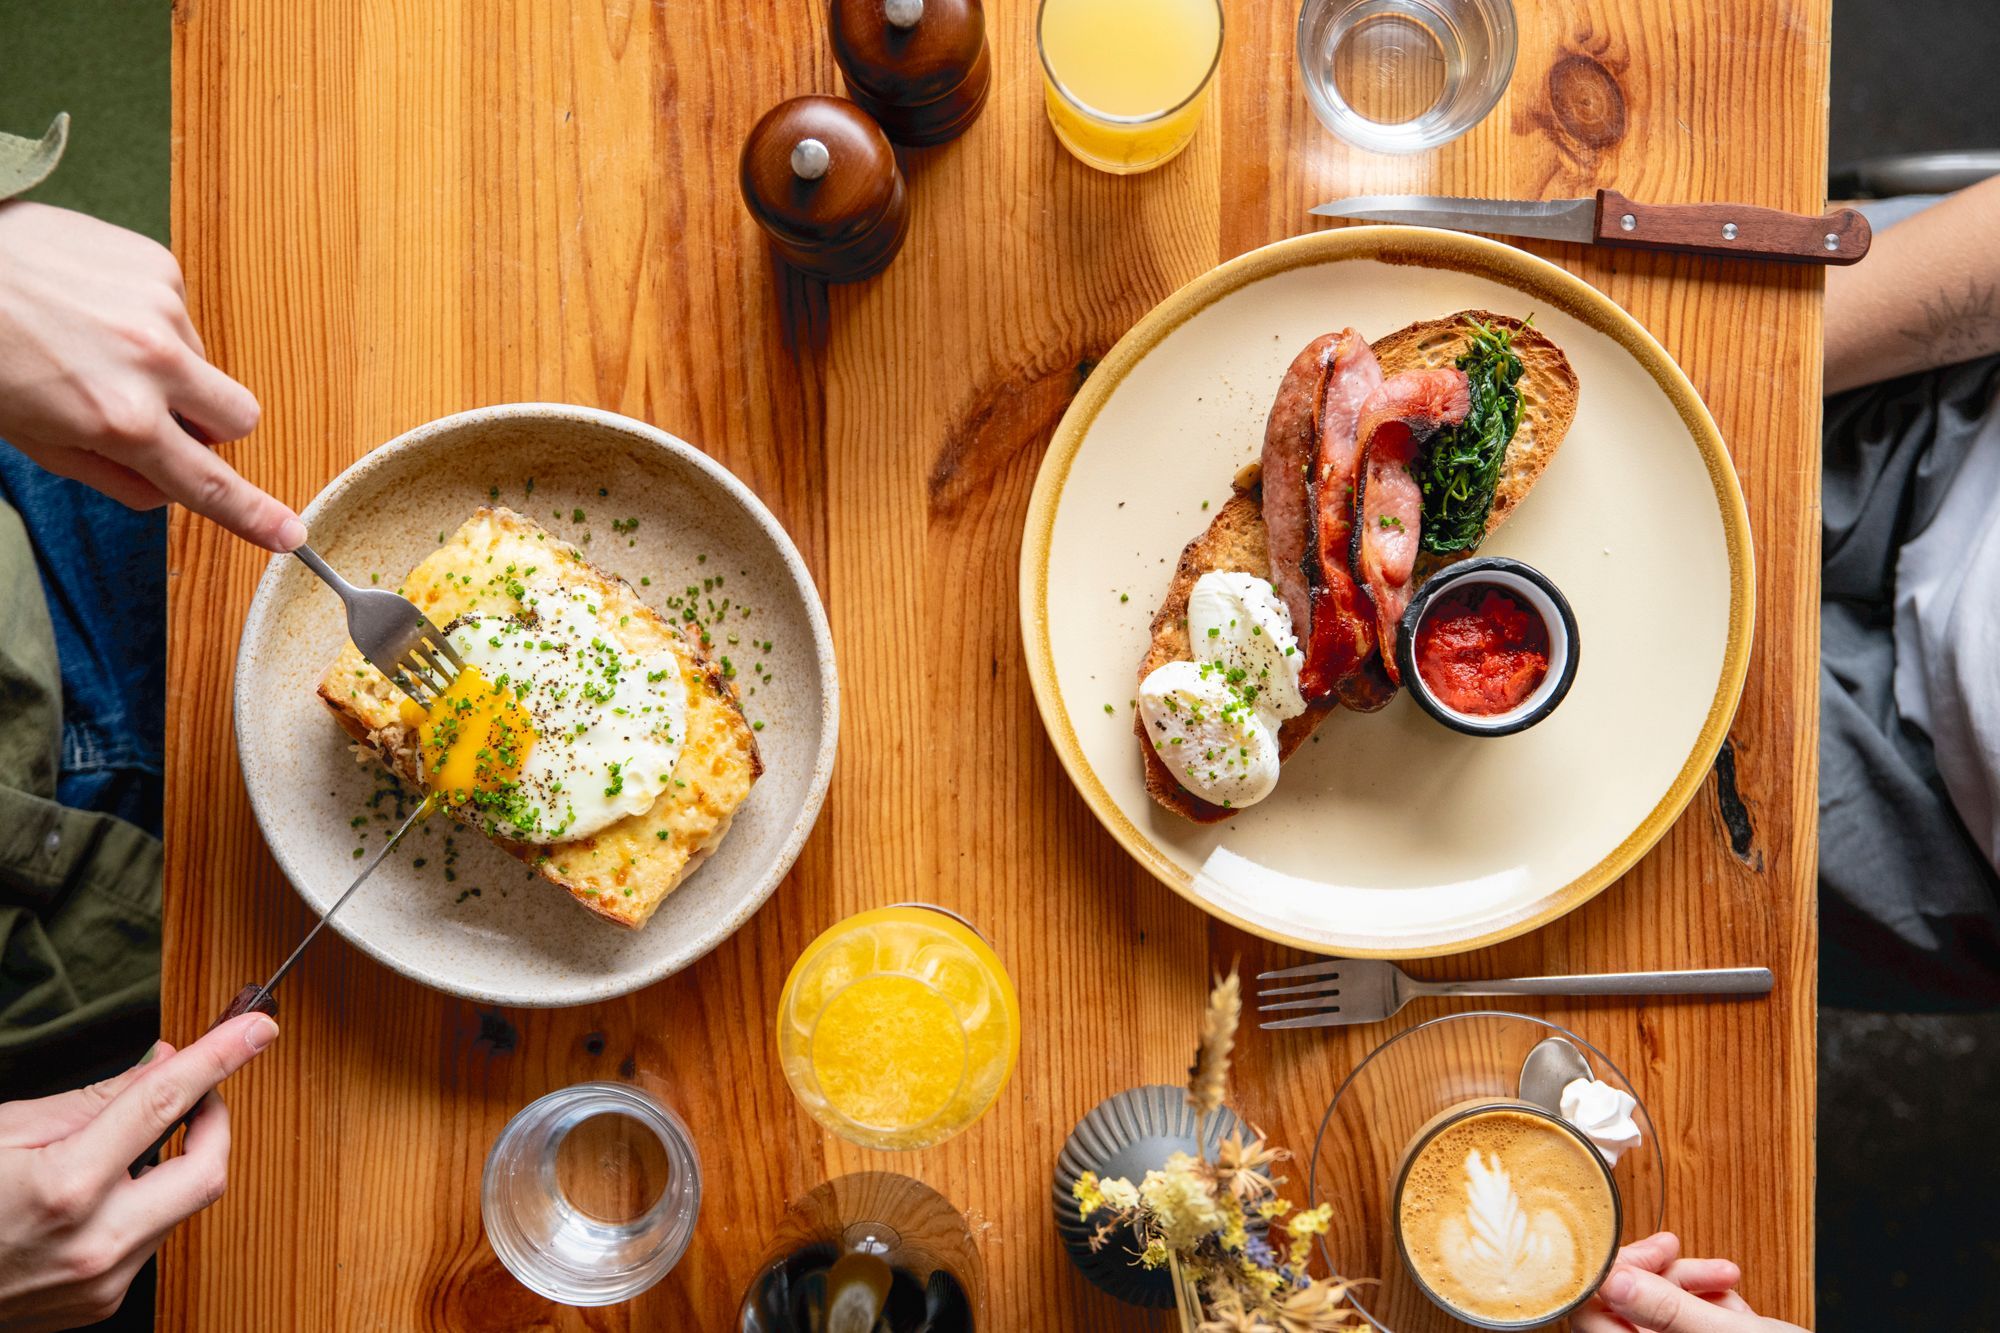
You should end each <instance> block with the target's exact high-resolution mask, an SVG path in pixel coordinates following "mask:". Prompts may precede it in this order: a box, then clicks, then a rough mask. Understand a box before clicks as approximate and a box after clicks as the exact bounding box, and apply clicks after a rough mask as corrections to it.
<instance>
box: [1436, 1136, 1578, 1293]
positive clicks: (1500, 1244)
mask: <svg viewBox="0 0 2000 1333" xmlns="http://www.w3.org/2000/svg"><path fill="white" fill-rule="evenodd" d="M1437 1250H1438V1256H1437V1257H1438V1260H1439V1262H1440V1263H1442V1264H1443V1265H1444V1268H1445V1270H1446V1271H1447V1272H1449V1273H1450V1274H1451V1276H1452V1278H1453V1280H1454V1281H1457V1282H1459V1283H1462V1284H1463V1285H1464V1286H1465V1287H1466V1288H1467V1289H1468V1290H1472V1291H1483V1292H1488V1293H1491V1294H1492V1295H1493V1296H1496V1297H1499V1296H1511V1297H1513V1298H1514V1299H1515V1300H1518V1301H1520V1302H1521V1303H1522V1304H1524V1305H1556V1304H1559V1303H1561V1301H1562V1298H1563V1297H1564V1296H1565V1295H1566V1294H1567V1293H1568V1291H1569V1290H1570V1289H1571V1287H1572V1286H1573V1285H1574V1284H1575V1280H1576V1279H1575V1276H1574V1275H1575V1273H1576V1238H1575V1237H1574V1236H1572V1235H1571V1234H1570V1229H1569V1226H1568V1225H1567V1224H1566V1223H1565V1222H1564V1221H1563V1219H1562V1217H1561V1216H1560V1215H1559V1214H1557V1213H1556V1212H1555V1211H1554V1210H1553V1209H1548V1208H1543V1209H1540V1210H1537V1211H1536V1212H1534V1213H1532V1214H1531V1213H1530V1212H1529V1211H1528V1210H1527V1209H1526V1208H1523V1207H1522V1206H1521V1197H1520V1195H1519V1194H1518V1193H1516V1192H1515V1189H1514V1182H1513V1180H1512V1179H1511V1178H1510V1177H1509V1176H1508V1174H1507V1168H1506V1167H1504V1166H1502V1165H1501V1163H1500V1159H1499V1157H1497V1156H1493V1157H1488V1158H1486V1159H1485V1160H1483V1161H1482V1160H1481V1156H1480V1153H1479V1151H1478V1149H1476V1148H1475V1149H1474V1150H1472V1151H1471V1152H1468V1153H1467V1154H1466V1155H1465V1211H1464V1213H1463V1214H1461V1215H1459V1216H1456V1217H1447V1218H1445V1219H1444V1221H1443V1222H1442V1224H1441V1225H1440V1226H1439V1227H1438V1237H1437Z"/></svg>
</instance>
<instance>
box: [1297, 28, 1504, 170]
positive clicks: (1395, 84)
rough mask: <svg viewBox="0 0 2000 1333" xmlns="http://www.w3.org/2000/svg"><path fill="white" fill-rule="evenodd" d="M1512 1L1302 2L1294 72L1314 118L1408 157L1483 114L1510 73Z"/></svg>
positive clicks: (1358, 142) (1359, 142)
mask: <svg viewBox="0 0 2000 1333" xmlns="http://www.w3.org/2000/svg"><path fill="white" fill-rule="evenodd" d="M1514 47H1515V34H1514V6H1513V4H1512V0H1305V3H1304V5H1303V6H1301V7H1300V9H1299V32H1298V55H1299V73H1300V75H1301V77H1302V78H1303V79H1304V81H1305V87H1306V99H1307V100H1308V101H1310V102H1311V103H1312V108H1313V112H1314V114H1315V115H1317V116H1318V117H1319V118H1320V121H1321V123H1322V124H1324V125H1325V126H1326V127H1327V128H1328V129H1330V130H1332V131H1333V132H1334V133H1335V134H1337V135H1339V136H1340V137H1341V138H1343V139H1345V140H1347V141H1348V142H1349V143H1351V144H1354V145H1355V146H1356V147H1359V148H1366V149H1370V150H1372V151H1374V152H1377V153H1418V152H1422V151H1424V150H1425V149H1427V148H1436V147H1439V146H1440V145H1443V144H1447V143H1450V142H1451V141H1452V140H1453V139H1456V138H1457V137H1458V136H1459V135H1461V134H1463V133H1465V132H1466V131H1467V130H1469V129H1471V128H1472V127H1473V126H1474V125H1477V124H1478V123H1479V122H1480V121H1481V120H1483V119H1485V117H1486V113H1487V112H1489V111H1491V110H1492V109H1493V106H1494V103H1496V102H1498V101H1499V100H1500V94H1501V93H1503V92H1505V91H1506V90H1507V81H1508V79H1510V78H1512V77H1513V74H1514Z"/></svg>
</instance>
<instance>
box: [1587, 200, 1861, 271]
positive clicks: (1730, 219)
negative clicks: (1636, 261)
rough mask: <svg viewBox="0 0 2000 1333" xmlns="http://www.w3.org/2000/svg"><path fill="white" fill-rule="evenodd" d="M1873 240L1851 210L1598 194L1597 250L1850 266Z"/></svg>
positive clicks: (1859, 218)
mask: <svg viewBox="0 0 2000 1333" xmlns="http://www.w3.org/2000/svg"><path fill="white" fill-rule="evenodd" d="M1873 235H1874V233H1873V232H1872V231H1871V230H1870V229H1869V226H1868V219H1867V218H1864V217H1862V216H1861V215H1860V214H1859V213H1857V212H1855V211H1854V210H1853V209H1851V208H1836V209H1834V210H1833V211H1832V212H1831V213H1828V214H1827V215H1826V216H1825V217H1812V216H1810V215H1808V214H1805V213H1785V212H1780V211H1779V210H1778V209H1775V208H1752V207H1750V206H1748V205H1744V204H1642V203H1639V202H1638V201H1637V200H1634V199H1628V198H1626V197H1625V196H1624V195H1622V194H1620V193H1618V191H1616V190H1599V191H1598V192H1597V240H1598V243H1599V244H1600V245H1630V246H1637V247H1640V248H1643V249H1647V250H1690V251H1693V252H1694V253H1696V254H1702V255H1739V256H1741V255H1754V256H1757V257H1759V258H1763V259H1792V260H1797V261H1799V262H1800V263H1806V264H1852V263H1854V262H1855V261H1856V260H1858V259H1860V258H1861V256H1863V255H1865V254H1867V253H1868V245H1869V242H1870V241H1871V240H1872V239H1873Z"/></svg>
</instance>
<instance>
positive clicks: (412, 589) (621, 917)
mask: <svg viewBox="0 0 2000 1333" xmlns="http://www.w3.org/2000/svg"><path fill="white" fill-rule="evenodd" d="M562 590H567V591H571V592H578V591H587V592H589V593H590V594H591V595H592V596H591V602H590V604H591V606H592V608H593V610H594V613H595V616H596V619H597V621H598V627H599V629H601V630H602V632H603V633H604V636H605V637H606V638H607V639H609V640H612V641H614V642H616V643H617V644H618V645H619V646H620V647H621V648H623V649H625V650H627V651H631V652H645V653H656V652H658V651H660V650H661V649H662V648H668V649H671V650H672V652H673V653H674V655H675V656H676V657H677V658H678V659H679V660H680V663H681V678H682V683H683V685H685V686H686V689H687V718H686V721H685V724H684V727H685V732H686V735H685V737H684V739H683V742H682V747H681V753H680V758H679V759H678V760H677V761H676V763H675V765H674V771H673V779H674V781H673V782H672V783H671V784H670V785H669V786H668V787H667V789H666V790H665V791H664V792H663V793H662V794H661V796H660V798H659V799H658V800H656V801H655V802H654V803H653V805H652V808H650V809H648V810H647V811H645V812H644V813H643V814H636V815H628V816H626V817H625V818H623V819H620V820H618V821H617V822H616V823H613V824H611V825H609V826H607V827H605V828H603V829H600V830H598V831H597V832H596V833H594V834H592V835H590V836H588V837H583V838H577V839H573V840H571V841H566V842H556V843H549V844H547V845H542V844H537V843H526V842H514V841H511V840H509V839H506V838H502V837H498V836H494V835H492V834H488V835H487V836H489V837H491V838H492V840H493V842H494V843H495V844H496V845H497V846H499V847H500V848H501V849H502V850H504V851H506V852H507V853H508V855H510V856H513V857H515V858H517V859H519V860H520V861H522V862H524V863H526V864H527V865H528V866H529V867H531V868H532V869H534V870H535V871H536V872H537V873H538V874H540V875H541V876H542V877H543V878H544V879H547V880H550V881H551V882H553V883H556V884H560V885H561V886H562V887H563V888H565V889H567V890H568V891H569V893H570V895H571V896H572V897H574V898H575V899H576V900H577V901H578V902H580V903H582V904H583V905H584V906H585V907H587V908H588V909H590V910H591V911H592V912H594V913H596V914H597V915H598V916H601V917H603V918H605V919H606V920H608V921H615V922H617V923H618V924H619V925H621V926H628V927H631V928H634V929H636V928H638V927H640V926H643V925H645V924H646V920H647V918H649V917H650V916H652V914H653V912H654V911H655V910H656V909H657V908H658V907H659V905H660V904H661V903H662V902H664V901H666V898H667V895H668V894H670V893H671V892H673V890H674V889H675V887H676V886H678V885H679V884H680V883H681V882H682V881H683V880H685V879H686V878H687V876H688V875H689V874H690V873H692V872H693V870H694V869H695V867H697V866H699V865H700V864H701V863H702V861H703V860H705V859H706V858H707V857H708V855H709V854H710V853H711V852H713V851H714V850H715V849H716V847H718V846H719V845H720V844H721V842H722V838H723V835H724V834H725V833H727V832H728V830H729V822H730V820H731V818H733V817H734V815H735V813H736V811H737V809H738V808H739V807H741V806H742V804H743V802H744V800H745V799H746V798H747V797H748V796H749V794H750V788H751V785H752V784H753V783H755V782H756V781H757V779H758V777H759V776H760V775H762V773H763V771H764V765H763V760H762V758H761V757H760V756H759V755H758V752H757V741H756V737H755V734H754V733H753V732H752V730H751V727H750V724H749V723H748V722H747V721H745V720H744V717H743V709H742V706H741V704H740V703H739V701H738V699H737V697H736V689H735V686H734V685H732V684H731V683H730V682H729V681H728V680H726V679H725V678H724V677H723V674H722V672H721V671H720V670H718V669H717V668H716V666H715V664H714V663H713V662H712V661H711V660H710V657H709V653H708V650H707V647H706V646H705V645H704V644H703V643H702V642H701V638H700V627H699V626H690V627H687V628H685V629H684V628H683V627H682V626H680V625H677V624H674V623H672V622H670V621H668V620H666V619H664V618H662V617H661V616H660V615H659V614H658V613H657V612H655V611H654V610H653V609H652V608H651V607H650V606H647V605H646V604H645V602H643V601H641V600H640V598H639V596H638V594H637V593H635V592H634V591H633V590H632V587H631V585H629V584H627V583H626V582H625V581H624V580H623V579H621V578H619V577H617V576H616V575H613V574H608V573H606V572H605V571H603V570H601V569H598V568H597V567H596V566H594V565H592V564H590V563H589V562H588V561H586V560H585V559H584V558H583V552H582V551H580V550H578V549H577V548H576V547H574V546H572V545H570V544H569V543H568V542H566V541H563V540H561V539H560V538H558V537H556V536H554V535H553V534H552V533H550V532H548V531H547V530H546V529H544V528H543V527H541V525H539V524H537V523H536V522H534V520H532V519H529V518H525V517H523V516H522V515H520V514H517V513H515V512H513V511H512V510H510V509H505V508H499V507H495V508H481V509H479V510H478V511H477V512H476V513H474V514H473V515H472V517H471V518H469V519H467V520H466V521H465V523H464V525H463V526H461V527H460V528H459V529H458V531H457V532H455V533H453V534H452V535H451V537H450V538H449V539H448V540H447V541H446V542H445V543H444V544H443V545H442V546H440V547H438V549H437V550H435V551H433V552H431V553H430V554H429V555H427V556H425V557H424V559H423V560H422V561H421V562H420V563H419V564H418V565H417V567H416V568H415V569H413V570H411V571H410V573H409V576H408V577H407V578H405V579H404V580H403V582H402V586H401V591H402V593H403V595H404V596H406V597H408V598H409V599H410V600H411V601H413V602H415V603H416V604H417V605H418V606H419V607H421V608H423V610H424V612H425V613H426V614H427V615H429V616H430V618H431V620H432V621H433V622H435V623H437V624H438V625H449V623H450V622H451V621H453V620H455V619H457V618H458V617H459V616H462V615H465V614H467V613H468V612H473V611H478V612H484V613H486V614H489V615H519V614H521V613H522V612H523V611H524V610H526V609H527V606H526V604H525V603H524V602H523V600H522V599H523V598H524V597H532V596H536V595H540V594H545V593H548V592H552V591H562ZM319 697H320V699H321V700H322V701H324V702H325V704H326V706H327V707H328V708H329V709H331V710H332V712H333V715H334V718H335V720H336V721H338V722H339V723H340V725H341V728H342V729H343V730H345V731H346V732H347V734H348V735H349V736H350V737H352V738H353V740H354V741H355V743H356V750H357V753H358V754H359V755H360V756H361V757H363V758H367V757H371V756H372V757H373V758H374V759H376V760H378V761H379V762H380V763H382V764H383V765H384V766H385V767H387V768H388V769H389V770H390V771H391V772H393V773H395V774H396V776H397V777H399V778H400V779H402V781H403V782H404V783H406V784H407V785H409V786H410V787H411V788H413V789H416V790H421V789H422V788H423V785H424V783H423V777H422V772H421V756H420V753H419V743H418V734H417V728H418V725H419V724H420V722H421V720H422V718H421V714H420V713H419V712H418V710H416V708H415V706H414V705H412V704H409V703H408V701H407V700H406V699H405V698H404V696H403V694H402V692H401V691H400V690H398V689H397V688H396V687H395V686H394V685H392V684H390V683H389V681H388V679H387V678H386V677H384V676H383V675H382V674H381V673H380V672H378V671H376V670H375V668H374V667H372V666H370V665H368V663H367V662H366V661H365V660H364V659H363V658H362V656H361V653H360V651H359V650H358V649H356V648H355V646H354V645H353V644H352V643H349V644H346V645H344V646H343V647H342V648H341V650H340V654H339V656H337V657H336V658H335V659H334V661H333V663H332V665H330V666H328V667H327V669H326V674H325V675H324V676H323V677H321V679H320V683H319ZM462 822H466V823H468V824H471V821H470V820H465V821H462ZM472 826H473V827H475V828H476V827H477V825H472ZM481 831H482V832H484V830H481Z"/></svg>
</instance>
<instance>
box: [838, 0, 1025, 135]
mask: <svg viewBox="0 0 2000 1333" xmlns="http://www.w3.org/2000/svg"><path fill="white" fill-rule="evenodd" d="M827 26H828V27H829V28H830V29H831V30H832V35H833V58H834V60H835V61H837V62H838V63H839V65H840V72H841V73H842V74H843V75H844V76H845V77H846V80H847V91H848V96H850V97H852V98H853V99H854V100H855V102H856V104H858V105H859V106H860V107H861V109H862V110H864V111H866V112H867V113H868V114H869V115H871V116H873V117H875V119H876V120H877V121H878V122H880V124H881V126H882V130H883V132H884V133H885V134H887V135H888V136H889V137H890V138H891V139H894V140H895V141H896V142H897V143H901V144H909V145H911V146H913V147H923V146H926V145H929V144H939V143H943V142H945V141H946V140H947V139H955V138H957V137H958V136H959V135H961V134H963V133H965V131H966V127H968V126H969V125H971V124H972V122H973V121H974V120H976V119H978V117H979V113H980V111H981V110H982V109H983V108H984V107H985V106H986V94H987V91H988V90H989V89H990V88H991V86H992V82H993V62H992V59H991V57H990V56H989V55H988V53H987V45H986V11H985V10H984V9H982V8H981V7H980V2H979V0H832V8H831V10H830V11H829V21H828V25H827Z"/></svg>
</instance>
